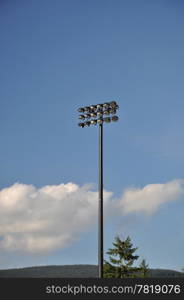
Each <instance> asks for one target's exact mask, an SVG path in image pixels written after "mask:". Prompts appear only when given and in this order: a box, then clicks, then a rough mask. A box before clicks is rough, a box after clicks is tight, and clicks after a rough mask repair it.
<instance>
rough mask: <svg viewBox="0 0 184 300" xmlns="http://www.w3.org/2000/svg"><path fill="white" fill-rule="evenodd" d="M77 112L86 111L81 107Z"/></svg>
mask: <svg viewBox="0 0 184 300" xmlns="http://www.w3.org/2000/svg"><path fill="white" fill-rule="evenodd" d="M77 111H78V112H84V111H85V110H84V108H83V107H79V108H78V110H77Z"/></svg>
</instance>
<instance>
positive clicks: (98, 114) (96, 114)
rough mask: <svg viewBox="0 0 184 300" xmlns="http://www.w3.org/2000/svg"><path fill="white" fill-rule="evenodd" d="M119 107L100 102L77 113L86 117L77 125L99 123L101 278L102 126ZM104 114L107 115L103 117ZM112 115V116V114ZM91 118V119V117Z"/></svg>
mask: <svg viewBox="0 0 184 300" xmlns="http://www.w3.org/2000/svg"><path fill="white" fill-rule="evenodd" d="M118 108H119V106H118V104H117V103H116V101H111V102H105V103H102V104H96V105H90V106H86V107H80V108H79V109H78V112H79V113H85V114H84V115H79V119H81V120H83V119H87V120H86V121H85V122H84V123H79V124H78V125H79V127H81V128H83V127H89V126H90V125H97V124H98V125H99V186H98V188H99V214H98V275H99V278H103V262H104V250H103V244H104V241H103V126H104V124H105V123H111V121H113V122H116V121H118V117H117V116H116V115H114V114H116V110H117V109H118ZM104 115H106V116H107V117H105V118H103V116H104ZM112 115H113V116H112ZM91 118H93V119H91Z"/></svg>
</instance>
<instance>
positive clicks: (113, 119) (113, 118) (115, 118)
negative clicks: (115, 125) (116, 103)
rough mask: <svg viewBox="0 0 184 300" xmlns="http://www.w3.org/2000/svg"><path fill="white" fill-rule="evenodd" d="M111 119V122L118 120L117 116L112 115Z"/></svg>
mask: <svg viewBox="0 0 184 300" xmlns="http://www.w3.org/2000/svg"><path fill="white" fill-rule="evenodd" d="M111 120H112V121H113V122H116V121H118V120H119V118H118V116H113V117H112V118H111Z"/></svg>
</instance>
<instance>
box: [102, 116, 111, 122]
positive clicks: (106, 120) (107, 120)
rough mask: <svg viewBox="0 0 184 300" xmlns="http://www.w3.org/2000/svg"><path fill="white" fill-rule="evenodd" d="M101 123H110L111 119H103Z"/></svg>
mask: <svg viewBox="0 0 184 300" xmlns="http://www.w3.org/2000/svg"><path fill="white" fill-rule="evenodd" d="M103 121H104V122H106V123H110V122H111V118H110V117H106V118H103Z"/></svg>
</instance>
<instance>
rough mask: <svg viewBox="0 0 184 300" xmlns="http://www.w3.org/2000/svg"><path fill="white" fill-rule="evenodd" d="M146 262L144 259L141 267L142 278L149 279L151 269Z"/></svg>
mask: <svg viewBox="0 0 184 300" xmlns="http://www.w3.org/2000/svg"><path fill="white" fill-rule="evenodd" d="M148 266H149V265H148V264H147V263H146V260H145V259H143V260H142V261H141V263H140V265H139V268H140V277H148V276H149V269H148Z"/></svg>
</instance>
